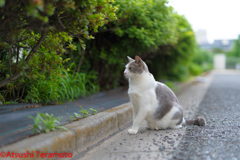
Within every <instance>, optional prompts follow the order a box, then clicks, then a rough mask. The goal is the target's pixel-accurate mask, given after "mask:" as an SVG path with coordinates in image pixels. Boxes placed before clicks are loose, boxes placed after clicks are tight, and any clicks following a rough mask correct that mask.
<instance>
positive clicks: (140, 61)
mask: <svg viewBox="0 0 240 160" xmlns="http://www.w3.org/2000/svg"><path fill="white" fill-rule="evenodd" d="M135 63H137V64H140V63H142V59H141V58H140V57H139V56H136V57H135Z"/></svg>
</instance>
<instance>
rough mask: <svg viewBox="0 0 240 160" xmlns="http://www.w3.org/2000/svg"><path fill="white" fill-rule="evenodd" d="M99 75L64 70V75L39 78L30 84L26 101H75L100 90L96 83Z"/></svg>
mask: <svg viewBox="0 0 240 160" xmlns="http://www.w3.org/2000/svg"><path fill="white" fill-rule="evenodd" d="M96 79H97V77H96V76H95V75H91V74H89V75H87V74H85V73H79V74H78V73H77V74H75V75H74V74H70V73H68V72H66V71H65V72H64V73H63V74H62V76H49V77H48V78H47V79H41V80H40V79H39V80H38V81H36V82H35V83H33V84H32V85H31V86H29V89H28V94H27V96H26V97H25V100H24V101H25V102H36V103H39V102H45V103H47V102H49V101H58V102H59V103H60V102H62V103H63V102H64V101H65V100H66V99H67V100H68V101H73V100H74V99H75V98H79V97H80V96H85V95H86V94H90V93H92V92H96V91H98V87H97V85H96V84H95V81H96Z"/></svg>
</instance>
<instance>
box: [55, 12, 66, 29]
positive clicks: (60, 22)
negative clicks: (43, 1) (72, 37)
mask: <svg viewBox="0 0 240 160" xmlns="http://www.w3.org/2000/svg"><path fill="white" fill-rule="evenodd" d="M57 18H58V22H59V24H60V25H61V26H62V28H63V29H66V28H67V27H66V26H65V25H64V24H63V23H62V21H61V19H60V17H59V15H58V14H57Z"/></svg>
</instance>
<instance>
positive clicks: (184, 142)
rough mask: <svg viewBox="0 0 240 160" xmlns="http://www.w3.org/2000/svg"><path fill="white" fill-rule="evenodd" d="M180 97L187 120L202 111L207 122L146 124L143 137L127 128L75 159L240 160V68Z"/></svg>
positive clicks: (218, 74) (210, 78)
mask: <svg viewBox="0 0 240 160" xmlns="http://www.w3.org/2000/svg"><path fill="white" fill-rule="evenodd" d="M177 97H178V99H179V101H180V103H181V105H182V106H183V109H184V117H185V118H186V119H189V118H196V117H197V116H198V115H202V116H204V117H205V118H206V120H207V125H206V126H204V127H199V126H187V127H184V128H182V129H177V130H172V129H169V130H159V131H155V130H147V129H146V123H145V122H144V123H143V124H142V126H141V129H140V132H139V133H138V134H137V135H129V134H128V132H127V130H128V129H129V127H130V126H129V127H126V128H125V129H123V130H122V131H119V132H116V133H115V134H113V135H112V136H110V137H109V138H108V139H106V140H104V141H102V142H101V143H97V144H96V145H93V146H92V147H90V148H89V149H88V150H86V151H84V152H82V153H79V154H78V155H76V156H75V157H74V158H73V159H80V160H101V159H102V160H115V159H116V160H122V159H129V160H130V159H131V160H148V159H159V160H164V159H173V160H175V159H176V160H184V159H194V160H195V159H196V160H197V159H203V160H211V159H216V160H221V159H223V160H226V159H228V160H237V159H240V72H239V71H238V72H237V71H214V72H213V73H212V74H210V75H209V76H207V77H206V79H205V82H196V83H194V84H193V85H192V86H190V87H189V88H187V89H186V90H185V91H183V92H182V93H180V94H178V95H177Z"/></svg>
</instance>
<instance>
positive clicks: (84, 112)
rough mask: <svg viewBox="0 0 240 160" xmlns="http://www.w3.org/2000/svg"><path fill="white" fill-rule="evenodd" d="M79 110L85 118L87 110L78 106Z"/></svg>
mask: <svg viewBox="0 0 240 160" xmlns="http://www.w3.org/2000/svg"><path fill="white" fill-rule="evenodd" d="M80 108H81V110H80V113H82V114H83V118H86V117H87V116H88V115H89V113H88V112H89V111H88V110H85V109H84V108H83V107H82V106H80Z"/></svg>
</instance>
